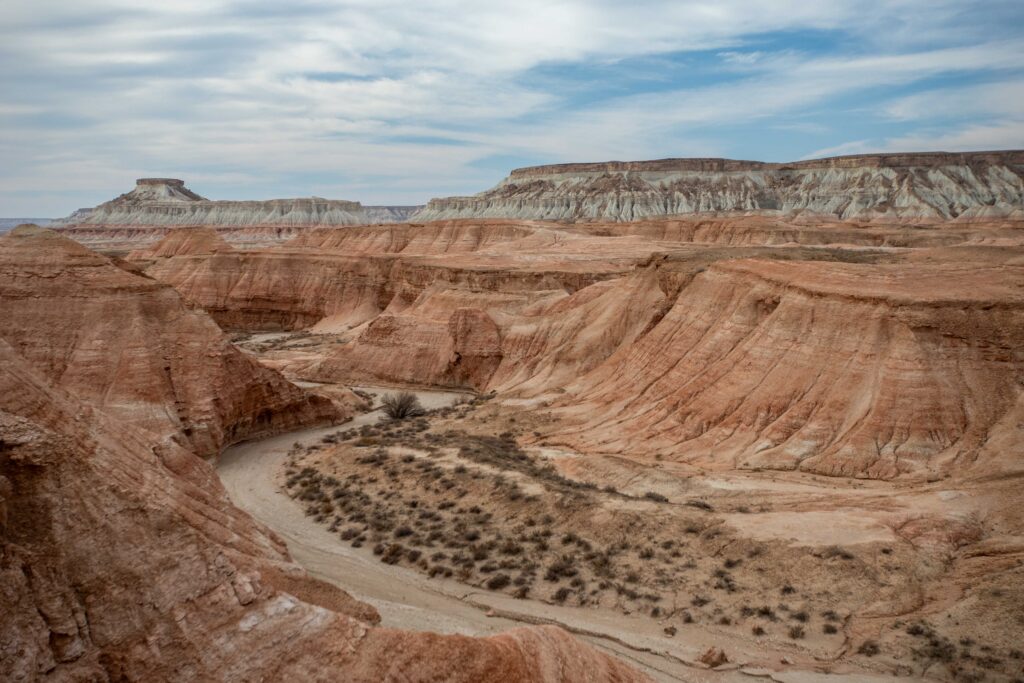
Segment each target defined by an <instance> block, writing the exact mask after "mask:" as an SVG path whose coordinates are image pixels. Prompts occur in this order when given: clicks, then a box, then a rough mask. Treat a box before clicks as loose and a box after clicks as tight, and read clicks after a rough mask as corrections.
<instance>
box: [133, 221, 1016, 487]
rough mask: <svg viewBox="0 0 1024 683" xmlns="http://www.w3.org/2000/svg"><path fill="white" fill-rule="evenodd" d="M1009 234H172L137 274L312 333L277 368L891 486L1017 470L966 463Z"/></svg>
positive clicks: (564, 433)
mask: <svg viewBox="0 0 1024 683" xmlns="http://www.w3.org/2000/svg"><path fill="white" fill-rule="evenodd" d="M716 239H717V240H721V242H722V243H721V244H719V243H716V242H715V241H714V240H716ZM700 240H707V241H708V242H710V243H700ZM188 241H189V242H196V241H195V240H188ZM183 242H184V240H183V238H179V240H178V243H183ZM1022 242H1024V235H1022V233H1021V232H1020V228H1019V227H1014V226H1013V225H1012V224H1007V223H1004V222H998V221H997V222H993V223H990V224H983V223H977V224H971V225H956V226H945V227H944V226H934V227H933V228H932V229H921V228H920V227H918V226H900V225H872V226H866V227H863V228H861V227H857V226H855V225H851V224H849V223H836V224H822V225H814V226H800V225H795V224H789V223H785V222H778V221H776V220H774V219H765V218H763V217H760V218H755V217H737V218H735V219H732V220H726V219H714V220H712V221H710V222H708V221H706V220H704V219H698V218H693V219H689V220H681V219H665V220H661V221H653V220H652V221H645V222H637V223H631V224H615V223H607V224H588V225H578V226H564V225H563V226H558V225H555V224H550V223H530V222H521V223H519V224H518V225H516V224H510V223H509V222H507V221H454V222H447V223H431V224H427V225H425V226H401V225H398V226H380V227H376V228H346V229H342V230H329V229H324V230H320V231H311V232H308V233H305V234H304V235H302V236H300V237H298V238H296V240H294V241H293V242H292V243H291V244H289V245H287V246H281V247H276V248H273V249H264V250H257V251H246V252H224V251H216V253H210V252H211V249H210V248H209V247H202V248H198V249H197V253H194V254H179V253H174V252H175V250H174V249H173V248H172V247H173V243H172V242H171V238H168V240H165V243H164V244H163V245H161V246H158V247H157V248H156V249H155V250H154V251H153V252H152V254H156V253H161V252H170V253H171V255H170V256H166V257H151V258H148V259H143V260H140V261H138V262H137V263H138V264H139V265H140V266H143V267H145V268H146V272H147V274H149V275H150V276H152V277H155V278H157V279H159V280H161V281H164V282H167V283H168V284H171V285H172V286H174V287H175V288H176V289H178V290H179V291H180V292H181V293H182V295H183V296H184V297H185V298H186V299H187V300H188V301H190V302H192V303H193V304H194V305H196V306H199V307H202V308H204V309H206V310H208V311H210V312H211V314H212V315H213V316H214V317H215V318H216V319H217V320H219V321H221V323H222V324H224V325H226V326H230V327H235V328H239V329H248V330H254V331H257V330H261V329H267V328H273V329H282V328H283V329H299V328H308V329H309V330H311V331H312V332H313V333H314V336H313V337H312V340H311V342H310V343H311V344H312V345H313V346H314V347H316V348H313V349H312V350H310V351H308V352H302V353H288V352H287V351H284V352H282V353H281V354H280V355H279V357H277V358H275V359H274V367H279V368H282V369H284V370H285V371H286V372H287V373H288V374H290V375H291V376H294V377H298V378H302V379H307V380H314V381H328V382H333V381H353V382H367V383H385V384H414V385H421V386H442V387H452V388H471V389H476V390H479V391H491V390H496V391H498V392H500V394H501V395H502V396H504V397H506V398H508V399H510V400H515V401H520V402H522V401H526V402H528V403H530V404H533V405H546V406H549V408H550V410H552V411H553V414H554V415H555V416H556V417H557V420H556V422H557V425H556V426H553V427H551V428H550V429H548V430H546V431H543V430H542V431H543V434H541V435H540V436H539V437H538V438H539V439H541V440H543V441H545V442H548V443H561V444H565V445H568V446H571V447H572V448H574V449H577V450H580V451H582V452H596V453H616V454H622V455H626V456H629V457H635V458H640V459H646V458H649V457H653V456H654V455H657V456H658V457H661V458H667V459H673V460H679V461H685V462H689V463H692V464H694V465H697V466H700V467H704V468H716V467H725V468H734V467H739V468H756V467H770V468H779V469H793V468H800V469H806V470H811V471H815V472H819V473H824V474H834V475H840V476H858V477H861V476H864V477H877V478H894V477H903V476H910V477H919V476H921V477H927V476H933V475H936V474H941V473H945V472H951V471H957V472H962V471H966V470H973V471H980V470H983V469H985V468H991V467H995V468H1011V469H1012V468H1014V467H1017V466H1018V465H1017V464H1014V463H1013V462H1011V460H1012V459H1011V460H1006V459H1005V458H1002V457H1001V456H1000V458H996V459H994V460H993V459H984V458H981V457H980V454H981V453H982V452H983V450H984V447H985V444H986V443H987V442H988V440H989V439H990V438H997V437H998V434H997V432H998V431H999V430H1001V429H1004V428H1005V427H1006V420H1008V419H1009V417H1008V416H1009V415H1010V414H1011V412H1012V411H1013V410H1014V406H1015V405H1016V402H1017V401H1018V400H1019V397H1020V394H1021V391H1020V386H1022V384H1021V382H1022V381H1024V380H1022V378H1024V354H1022V352H1021V349H1022V348H1024V338H1021V337H1020V333H1019V331H1020V330H1021V329H1024V307H1022V306H1024V299H1022V294H1021V292H1022V291H1024V290H1022V287H1024V285H1022V283H1024V270H1022V266H1021V263H1022V262H1024V252H1022V250H1021V244H1022ZM894 245H899V246H894ZM143 256H145V254H143ZM854 320H855V321H858V322H857V324H856V325H851V324H850V321H854ZM317 340H322V342H319V341H317ZM318 344H321V345H320V346H318ZM997 461H998V462H997Z"/></svg>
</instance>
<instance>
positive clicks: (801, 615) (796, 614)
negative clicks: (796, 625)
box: [789, 610, 810, 624]
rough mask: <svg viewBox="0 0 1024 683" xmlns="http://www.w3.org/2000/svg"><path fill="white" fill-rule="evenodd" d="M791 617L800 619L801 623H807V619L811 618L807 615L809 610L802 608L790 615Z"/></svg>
mask: <svg viewBox="0 0 1024 683" xmlns="http://www.w3.org/2000/svg"><path fill="white" fill-rule="evenodd" d="M789 617H790V618H791V619H795V620H796V621H799V622H800V623H801V624H806V623H807V620H808V619H809V618H810V617H809V616H808V615H807V612H805V611H803V610H800V611H799V612H793V614H791V615H789Z"/></svg>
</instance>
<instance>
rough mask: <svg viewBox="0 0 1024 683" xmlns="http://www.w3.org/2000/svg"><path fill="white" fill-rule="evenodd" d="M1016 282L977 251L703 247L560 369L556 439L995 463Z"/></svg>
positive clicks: (900, 462)
mask: <svg viewBox="0 0 1024 683" xmlns="http://www.w3.org/2000/svg"><path fill="white" fill-rule="evenodd" d="M1022 283H1024V267H1022V266H1021V265H1007V264H1003V265H994V264H988V265H986V264H984V263H977V262H975V263H962V264H961V263H942V264H928V265H923V264H909V263H896V264H885V265H881V264H875V265H871V264H849V263H822V262H792V261H787V262H779V261H765V260H736V261H728V262H719V263H715V264H712V265H711V266H710V267H708V268H707V269H706V270H705V271H703V272H700V273H697V274H696V275H695V276H694V277H693V279H692V280H691V281H690V282H689V283H687V284H686V285H685V286H684V287H683V288H682V289H681V290H680V292H679V293H678V295H677V296H676V297H675V299H674V303H673V305H672V307H671V309H670V310H669V311H668V312H667V313H666V314H665V316H664V317H663V318H662V319H661V320H660V321H659V322H658V323H657V324H656V325H655V326H654V327H653V328H652V329H651V330H650V331H649V332H648V333H647V334H645V335H643V336H642V337H641V338H639V339H638V340H637V341H636V343H635V344H632V345H630V346H625V347H622V348H621V349H620V350H619V351H618V352H617V353H616V354H615V355H613V356H612V357H611V358H610V359H609V360H608V361H607V362H606V363H604V364H603V365H602V366H601V367H599V368H597V369H595V370H594V371H593V372H591V373H589V374H588V375H585V376H583V377H581V378H580V379H579V380H578V381H577V382H575V383H574V384H571V385H569V387H568V389H569V391H570V393H571V395H572V396H573V398H572V400H571V401H569V400H562V401H559V404H561V405H564V406H565V407H564V408H563V409H562V412H563V413H564V417H565V418H566V420H568V421H573V420H574V416H575V420H576V421H578V422H579V424H578V426H575V427H571V428H563V429H561V430H560V432H559V434H558V437H557V438H559V440H562V441H563V442H566V443H570V444H572V445H573V446H575V447H577V448H580V449H581V450H586V451H591V452H593V451H598V452H615V453H628V454H631V455H635V456H641V457H651V456H654V455H658V456H659V457H665V458H668V459H675V460H680V461H685V462H688V463H692V464H696V465H699V466H701V467H704V468H711V469H714V468H736V467H739V468H753V467H771V468H780V469H789V468H801V469H805V470H809V471H814V472H819V473H823V474H830V475H840V476H866V477H879V478H892V477H896V476H901V475H907V474H917V475H924V474H926V473H930V472H948V471H951V470H959V471H963V470H965V469H970V468H974V467H975V466H977V467H980V468H982V469H984V468H986V467H992V466H993V465H994V463H992V462H977V456H978V454H979V453H980V452H981V450H982V449H983V447H984V445H985V443H986V441H987V440H988V439H989V438H990V437H991V436H993V434H994V433H995V432H997V431H999V430H1001V429H1005V428H1006V427H1007V426H1006V425H1003V424H1001V421H1002V420H1003V419H1004V418H1005V417H1006V416H1007V415H1008V414H1009V412H1010V411H1012V410H1013V409H1014V407H1015V405H1016V404H1017V403H1018V401H1019V400H1020V399H1021V394H1022V391H1021V387H1022V385H1024V384H1022V382H1024V290H1022ZM570 403H571V404H572V405H571V406H570V405H569V404H570ZM579 416H585V417H583V419H582V420H580V419H579ZM1001 457H1003V458H1005V455H1004V456H1001ZM1003 464H1006V465H1011V466H1013V467H1016V466H1017V465H1016V464H1014V463H1012V458H1010V459H1004V460H1003Z"/></svg>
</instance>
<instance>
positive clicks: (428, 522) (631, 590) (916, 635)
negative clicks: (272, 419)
mask: <svg viewBox="0 0 1024 683" xmlns="http://www.w3.org/2000/svg"><path fill="white" fill-rule="evenodd" d="M363 390H364V391H372V392H375V401H376V400H377V399H378V398H379V395H380V394H381V393H382V392H385V391H390V390H382V389H374V388H363ZM418 395H419V397H420V399H421V401H422V403H423V405H424V407H425V408H426V409H427V412H426V414H425V415H422V416H419V417H413V418H408V419H406V420H400V421H399V420H387V419H386V418H385V417H383V414H382V413H381V411H379V410H375V411H372V412H369V413H366V414H363V415H361V416H359V417H357V418H356V419H355V420H353V421H351V422H349V423H347V424H345V425H341V426H337V427H332V428H326V429H313V430H303V431H301V432H295V433H292V434H285V435H281V436H278V437H274V438H271V439H267V440H263V441H258V442H251V443H246V444H241V445H238V446H235V447H233V448H231V449H228V451H226V452H225V453H224V455H223V456H222V458H221V459H220V462H219V465H218V470H219V472H220V475H221V478H222V480H223V482H224V484H225V486H226V487H227V489H228V492H229V494H230V495H231V497H232V499H233V500H234V502H235V503H236V504H238V505H239V506H240V507H242V508H243V509H246V510H247V511H248V512H250V513H251V514H252V515H253V516H254V517H255V518H256V519H258V520H259V521H261V522H263V523H264V524H266V525H267V526H269V527H270V528H272V529H273V530H274V531H276V532H277V533H278V534H279V535H281V536H282V537H284V538H285V540H286V541H287V542H288V546H289V549H290V551H291V552H292V554H293V556H294V557H295V559H296V560H297V561H299V562H300V563H301V564H303V565H304V566H306V567H307V569H308V570H309V571H311V573H313V574H314V575H317V576H319V577H320V578H324V579H326V580H329V581H333V582H335V583H337V584H338V585H340V586H342V587H343V588H345V589H346V590H348V591H349V592H351V593H353V594H354V595H355V596H356V597H357V598H360V599H363V600H365V601H367V602H369V603H371V604H373V605H374V606H375V607H377V609H378V610H379V611H380V612H381V615H382V618H383V624H384V625H385V626H394V627H402V628H411V629H423V630H432V631H441V632H458V633H464V634H472V635H483V634H490V633H494V632H497V631H500V630H504V629H506V628H510V627H512V626H514V625H518V624H520V623H524V622H525V623H556V624H559V625H562V626H564V627H565V628H567V629H569V630H570V631H573V632H575V633H576V634H578V635H580V636H581V637H584V638H586V639H587V640H589V641H590V642H592V643H593V644H595V645H597V646H599V647H602V648H604V649H607V650H609V651H611V652H614V653H615V654H617V655H619V656H622V657H624V658H626V659H628V660H629V661H632V662H633V663H634V664H635V665H637V666H638V667H640V668H642V669H644V670H646V671H647V672H648V673H649V674H650V675H652V676H654V677H655V678H658V679H662V680H679V679H699V680H703V679H709V680H710V679H711V678H714V679H716V680H722V679H732V678H737V679H738V678H747V677H749V676H771V677H774V678H776V679H778V680H787V671H792V672H796V671H801V670H802V671H817V672H819V673H826V672H828V673H831V674H833V675H835V676H836V677H845V676H846V675H849V676H855V677H857V678H858V679H863V678H864V677H865V676H868V677H872V676H876V675H877V676H883V675H884V676H885V677H886V678H891V677H892V676H893V675H899V676H907V677H913V678H920V677H923V676H926V677H934V678H936V679H947V678H949V677H950V674H952V675H953V676H955V677H956V678H958V679H964V680H967V679H972V680H986V679H988V678H989V677H990V676H991V675H995V676H996V677H997V678H1002V677H1004V676H1007V675H1008V674H1010V672H1012V669H1013V664H1014V661H1017V662H1019V657H1020V653H1019V652H1016V651H1014V650H1012V649H1010V650H1007V651H1005V652H1000V651H999V650H998V649H996V648H992V647H989V646H987V645H983V644H981V645H979V644H978V643H975V642H973V641H970V642H968V640H965V639H961V640H960V642H955V641H953V640H951V639H950V638H949V637H947V636H945V635H942V634H940V633H939V632H938V631H937V630H936V628H935V627H934V626H933V625H932V624H930V623H929V622H928V621H927V620H921V619H916V618H910V619H908V620H907V621H906V622H905V623H904V622H896V623H897V624H898V626H897V627H896V628H899V629H901V631H902V632H901V633H899V634H898V635H899V636H900V637H899V639H898V642H899V643H900V647H899V648H893V647H892V646H891V645H890V646H889V647H887V648H886V651H885V652H883V651H882V648H881V647H880V646H879V643H878V642H876V638H877V635H876V634H875V632H874V631H877V627H874V626H873V625H872V621H871V620H870V619H859V620H858V619H856V618H855V617H856V616H857V612H858V610H859V611H862V612H863V611H867V612H868V613H871V612H872V611H873V612H874V613H875V616H891V615H892V614H893V613H899V612H900V611H901V610H902V611H903V612H906V613H912V612H914V610H915V608H916V607H919V604H917V603H916V602H915V601H916V600H918V599H919V597H920V595H921V590H922V589H921V586H922V584H923V583H924V581H925V580H926V579H927V574H928V573H929V572H933V573H934V572H939V571H941V567H939V566H934V567H930V566H928V565H927V562H925V563H924V564H923V565H922V557H921V556H920V555H919V554H917V553H915V552H914V549H913V548H912V547H910V546H909V545H908V544H905V543H900V542H899V541H898V539H897V538H895V537H893V536H891V535H886V534H878V533H876V532H875V531H873V530H872V529H873V526H872V525H871V524H870V523H867V522H864V521H863V520H861V521H859V522H856V523H852V524H848V525H847V526H849V527H850V528H853V529H856V528H863V529H864V530H865V532H864V534H861V535H857V534H856V533H852V532H851V533H850V534H849V535H850V536H851V538H850V543H849V544H846V545H842V546H840V545H813V544H811V545H799V544H797V545H794V544H792V543H787V542H784V541H780V540H771V537H772V534H771V533H764V530H765V528H767V527H776V526H779V525H780V524H781V525H782V526H783V527H785V525H786V524H792V521H791V516H792V515H797V516H796V518H795V519H797V520H799V513H793V512H788V511H776V510H773V508H772V503H771V502H766V501H771V500H775V498H772V497H767V498H763V499H762V498H758V497H757V496H749V495H716V494H721V493H722V492H723V490H724V491H725V492H726V493H728V494H734V493H735V492H733V491H729V489H730V488H734V487H737V486H738V487H739V488H740V489H742V487H743V484H742V482H740V483H739V484H737V482H736V481H734V480H729V479H727V478H726V479H719V480H717V481H716V480H714V479H711V480H709V482H708V484H705V485H701V486H694V485H692V484H690V483H687V482H685V481H683V482H679V481H676V484H675V486H674V488H673V486H671V485H666V483H665V482H666V475H665V473H664V472H653V473H652V472H641V473H639V474H638V473H637V472H636V470H635V466H631V465H629V464H627V463H621V462H617V461H614V460H613V459H601V458H598V459H595V460H594V462H595V463H596V465H595V467H594V468H593V469H592V470H589V471H581V470H580V469H579V466H580V463H579V462H577V461H579V460H586V459H583V458H574V457H573V455H572V454H565V453H561V452H559V451H557V450H555V449H550V448H539V447H530V446H526V445H521V444H525V443H527V442H529V441H530V438H529V437H530V435H531V434H532V431H531V425H530V422H531V418H530V415H529V413H525V412H522V413H518V416H519V417H518V419H519V420H520V422H519V423H518V424H517V423H516V419H517V418H516V417H509V416H508V412H507V411H503V410H501V409H500V407H499V406H497V405H496V402H494V401H491V400H489V399H488V397H479V396H477V397H474V396H470V395H465V394H456V393H445V392H418ZM495 432H497V433H495ZM570 471H571V472H572V474H573V476H566V474H565V472H570ZM581 472H582V474H583V476H576V475H578V474H580V473H581ZM602 477H603V478H604V479H605V480H608V481H619V482H621V481H625V482H627V483H626V485H620V486H619V488H618V489H617V488H615V487H614V486H612V485H611V484H605V485H603V486H599V485H597V484H596V483H591V482H592V481H593V480H594V479H595V478H598V479H600V478H602ZM588 480H589V481H588ZM668 481H669V482H671V481H672V477H671V476H669V477H668ZM647 485H649V486H650V488H649V489H648V488H645V486H647ZM773 486H775V487H776V488H778V489H780V491H776V492H775V493H776V494H782V498H779V499H780V500H785V495H786V494H788V495H794V496H801V495H803V494H805V493H806V492H802V491H801V490H800V489H801V486H803V485H802V484H793V483H789V484H787V483H785V482H783V483H774V484H773ZM787 488H789V489H795V490H790V491H786V489H787ZM860 488H862V487H861V486H857V487H854V489H853V490H851V491H847V492H845V493H846V495H850V496H853V497H856V496H857V495H858V491H857V489H860ZM620 489H621V490H620ZM817 492H818V494H819V495H821V493H822V492H821V490H820V488H819V489H817ZM666 493H667V494H669V495H666ZM866 493H867V494H868V495H871V494H872V493H873V492H872V491H871V490H870V489H869V490H868V491H867V492H866ZM830 495H835V492H831V493H830ZM746 519H749V520H751V521H750V522H749V523H745V520H746ZM780 520H781V521H780ZM796 526H797V527H798V526H799V523H797V524H796ZM822 528H823V529H824V531H829V529H828V524H827V519H826V521H825V523H824V525H823V527H822ZM839 528H840V529H843V527H839ZM751 530H753V531H754V533H751ZM758 530H760V532H761V533H760V534H759V533H757V531H758ZM741 531H742V533H741ZM819 533H822V532H821V530H819ZM833 533H834V530H833ZM805 534H806V532H805ZM825 535H826V536H827V535H828V534H825ZM840 535H842V534H840ZM935 562H936V563H937V564H939V561H938V560H935ZM866 596H870V602H872V603H873V604H872V605H870V606H869V607H868V608H867V610H864V603H865V601H866V599H867V598H866ZM908 601H909V602H908ZM861 616H863V615H861ZM872 629H874V630H872ZM889 642H890V643H891V642H892V638H890V639H889ZM710 647H718V648H721V649H723V650H724V651H725V652H726V654H727V655H728V658H729V663H727V664H724V665H722V666H720V667H718V668H717V669H716V670H714V671H711V670H707V669H706V667H705V666H704V665H703V664H701V663H700V662H699V658H700V657H701V655H702V653H704V652H705V651H706V650H707V649H708V648H710ZM1011 680H1012V679H1011Z"/></svg>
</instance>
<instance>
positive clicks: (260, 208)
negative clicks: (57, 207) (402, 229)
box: [54, 178, 421, 237]
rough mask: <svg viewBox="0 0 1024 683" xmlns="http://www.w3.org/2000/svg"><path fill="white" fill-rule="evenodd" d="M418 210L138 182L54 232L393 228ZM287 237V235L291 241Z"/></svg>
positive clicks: (171, 182)
mask: <svg viewBox="0 0 1024 683" xmlns="http://www.w3.org/2000/svg"><path fill="white" fill-rule="evenodd" d="M419 208H421V207H364V206H363V205H362V204H360V203H359V202H354V201H348V200H343V199H324V198H322V197H301V198H294V199H269V200H243V201H235V200H210V199H206V198H205V197H202V196H200V195H198V194H196V193H195V192H193V191H192V190H190V189H188V188H187V187H186V186H185V181H183V180H180V179H178V178H139V179H138V180H136V181H135V189H133V190H132V191H131V192H127V193H125V194H122V195H120V196H119V197H117V198H115V199H113V200H111V201H109V202H105V203H103V204H100V205H99V206H97V207H96V208H94V209H91V210H81V209H80V210H78V211H76V212H75V213H74V214H72V215H71V216H68V217H67V218H64V219H62V220H59V221H56V222H55V223H54V225H55V226H56V227H65V228H96V227H129V226H130V227H153V228H170V227H178V226H210V227H215V228H225V227H236V228H237V227H260V226H267V227H305V226H332V225H365V224H368V223H391V222H397V221H401V220H404V219H406V218H408V216H409V215H411V214H412V213H413V212H414V211H416V210H418V209H419ZM290 236H291V235H288V237H290Z"/></svg>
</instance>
